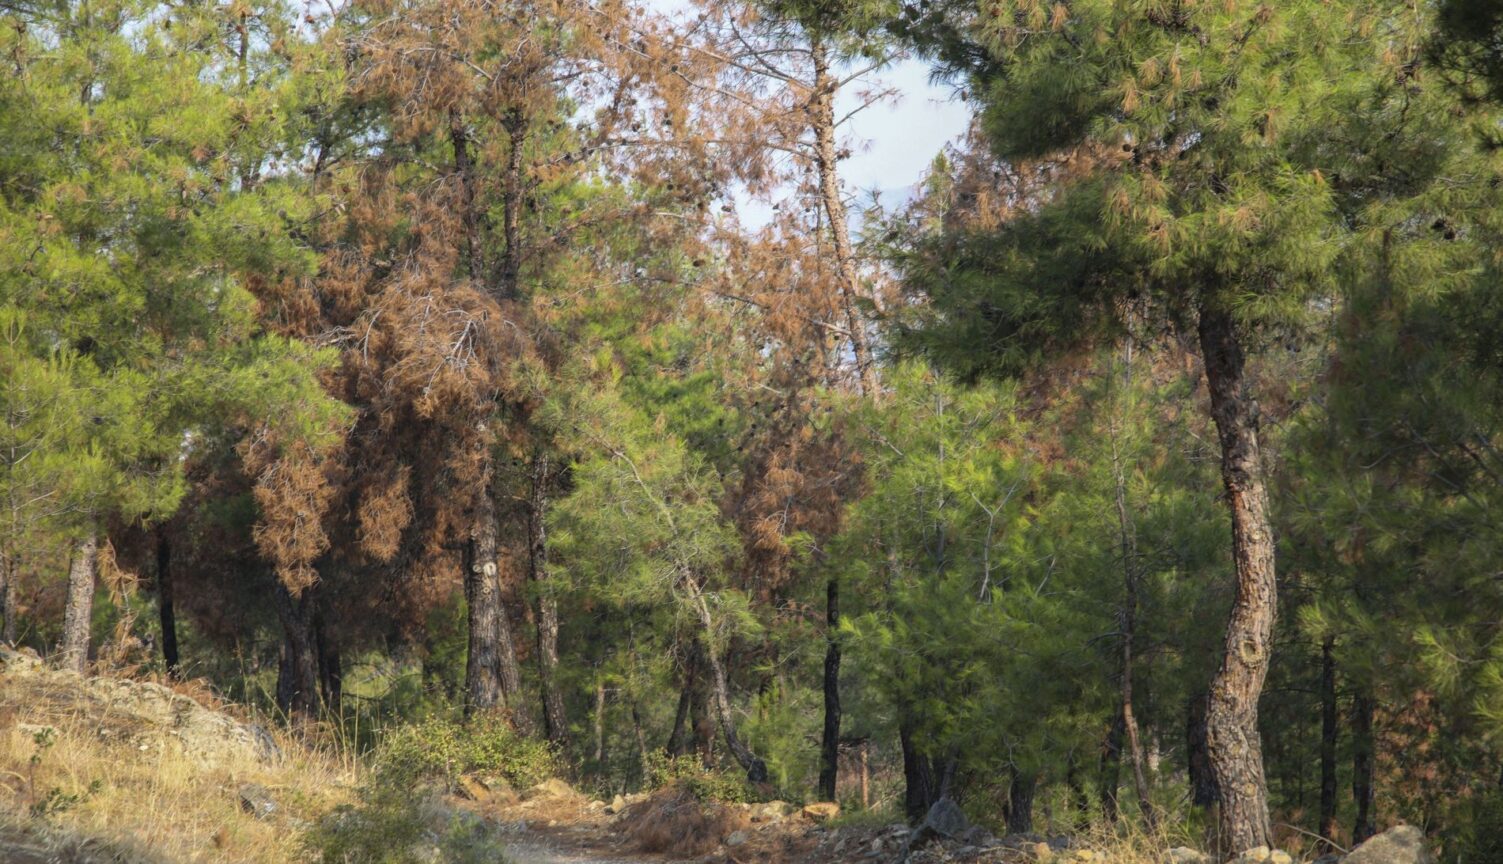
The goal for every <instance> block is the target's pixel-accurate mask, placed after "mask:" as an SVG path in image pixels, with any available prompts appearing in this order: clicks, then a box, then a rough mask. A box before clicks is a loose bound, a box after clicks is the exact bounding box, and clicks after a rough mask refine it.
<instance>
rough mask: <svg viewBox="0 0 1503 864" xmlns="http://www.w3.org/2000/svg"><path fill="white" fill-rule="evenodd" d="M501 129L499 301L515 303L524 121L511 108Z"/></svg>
mask: <svg viewBox="0 0 1503 864" xmlns="http://www.w3.org/2000/svg"><path fill="white" fill-rule="evenodd" d="M502 126H503V128H505V130H506V137H507V146H508V148H509V149H508V150H507V153H506V168H505V171H504V173H503V175H502V179H501V234H502V239H503V240H504V241H505V243H506V249H505V250H504V251H503V253H502V255H501V262H500V268H501V272H500V273H499V274H497V275H498V281H499V282H500V284H501V299H503V300H518V299H521V296H522V204H523V192H524V190H523V188H522V148H523V147H524V146H525V145H526V143H527V119H526V118H525V117H524V116H522V114H521V112H519V111H517V110H515V109H513V110H511V111H508V112H507V114H506V118H505V120H504V121H503V122H502Z"/></svg>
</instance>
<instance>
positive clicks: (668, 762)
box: [647, 753, 759, 804]
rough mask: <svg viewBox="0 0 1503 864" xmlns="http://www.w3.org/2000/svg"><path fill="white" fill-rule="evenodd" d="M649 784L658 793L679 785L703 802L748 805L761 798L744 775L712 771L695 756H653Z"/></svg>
mask: <svg viewBox="0 0 1503 864" xmlns="http://www.w3.org/2000/svg"><path fill="white" fill-rule="evenodd" d="M647 784H648V785H649V786H650V787H652V788H654V789H661V788H664V787H666V786H675V785H676V786H678V787H680V788H682V789H683V790H684V791H685V792H688V793H689V794H690V795H693V796H694V797H695V798H696V799H698V800H700V801H717V802H723V803H727V804H745V803H747V802H749V801H755V800H757V799H758V797H759V796H758V795H757V793H756V790H754V789H752V787H751V786H750V785H748V784H747V782H746V777H745V775H743V774H741V772H739V771H714V770H711V769H709V768H706V767H704V764H703V763H701V762H700V761H699V759H698V758H697V757H694V756H667V755H664V754H662V753H651V754H649V755H648V758H647Z"/></svg>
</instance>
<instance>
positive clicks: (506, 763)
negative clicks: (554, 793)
mask: <svg viewBox="0 0 1503 864" xmlns="http://www.w3.org/2000/svg"><path fill="white" fill-rule="evenodd" d="M375 764H376V774H377V777H378V778H379V779H378V782H380V783H383V784H393V785H396V786H399V787H408V788H415V787H417V786H421V785H423V784H424V783H432V782H439V783H443V784H444V785H446V786H452V785H453V784H454V782H455V781H456V780H457V779H458V778H459V776H460V775H461V774H468V773H471V772H480V773H485V774H491V775H494V776H498V777H501V778H503V779H505V780H506V782H508V783H510V784H511V785H512V786H513V787H515V788H517V789H526V788H528V787H530V786H533V785H536V784H538V783H541V782H542V781H544V780H546V779H548V778H549V777H552V776H553V775H554V774H555V773H556V769H557V764H556V762H555V760H554V755H553V751H551V750H550V749H549V748H548V745H547V744H546V743H544V742H541V741H535V740H532V739H529V738H524V737H522V736H520V735H517V734H516V733H515V732H513V731H512V730H511V728H510V727H509V726H507V724H506V723H505V721H504V720H502V719H501V718H499V717H479V718H473V719H471V720H470V722H469V723H466V724H461V723H456V722H454V721H452V720H445V719H433V720H427V721H424V722H422V723H415V724H413V725H411V726H404V727H402V728H400V729H397V730H395V731H393V732H390V733H388V735H387V736H386V739H385V740H384V741H383V742H382V744H381V746H380V748H379V749H378V750H377V753H376V763H375Z"/></svg>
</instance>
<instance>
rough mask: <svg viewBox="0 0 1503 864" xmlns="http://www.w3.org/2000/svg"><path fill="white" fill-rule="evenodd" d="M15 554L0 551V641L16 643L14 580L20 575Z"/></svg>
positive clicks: (8, 643) (16, 598) (16, 590)
mask: <svg viewBox="0 0 1503 864" xmlns="http://www.w3.org/2000/svg"><path fill="white" fill-rule="evenodd" d="M20 569H21V568H20V567H19V566H18V564H17V561H16V556H14V555H11V554H9V553H6V552H0V642H4V643H6V644H7V645H14V644H16V623H17V622H16V617H17V616H16V604H17V603H18V602H20V600H19V597H18V595H19V593H20V591H19V589H18V588H17V586H16V580H17V579H18V578H19V577H20V575H21V574H20Z"/></svg>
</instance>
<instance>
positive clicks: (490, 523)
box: [464, 492, 507, 714]
mask: <svg viewBox="0 0 1503 864" xmlns="http://www.w3.org/2000/svg"><path fill="white" fill-rule="evenodd" d="M492 508H493V505H492V502H491V496H490V494H489V493H488V492H486V493H482V494H481V495H480V496H479V501H478V503H477V505H476V513H475V514H474V516H473V519H474V522H473V524H472V526H471V528H470V538H469V540H468V542H467V543H466V544H465V554H464V596H465V601H466V603H467V604H468V607H469V611H468V620H467V623H468V625H469V653H468V655H467V656H466V658H465V671H464V681H465V713H466V714H469V713H473V712H476V711H491V710H495V709H497V708H500V707H501V706H502V705H503V704H504V696H503V694H502V690H501V647H500V644H499V642H500V639H499V635H498V634H499V633H500V632H501V628H502V627H503V626H507V625H503V624H502V623H501V619H503V618H504V617H505V615H506V612H505V610H504V609H502V608H501V579H500V573H499V570H498V569H497V566H496V514H495V511H494V510H493V509H492Z"/></svg>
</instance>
